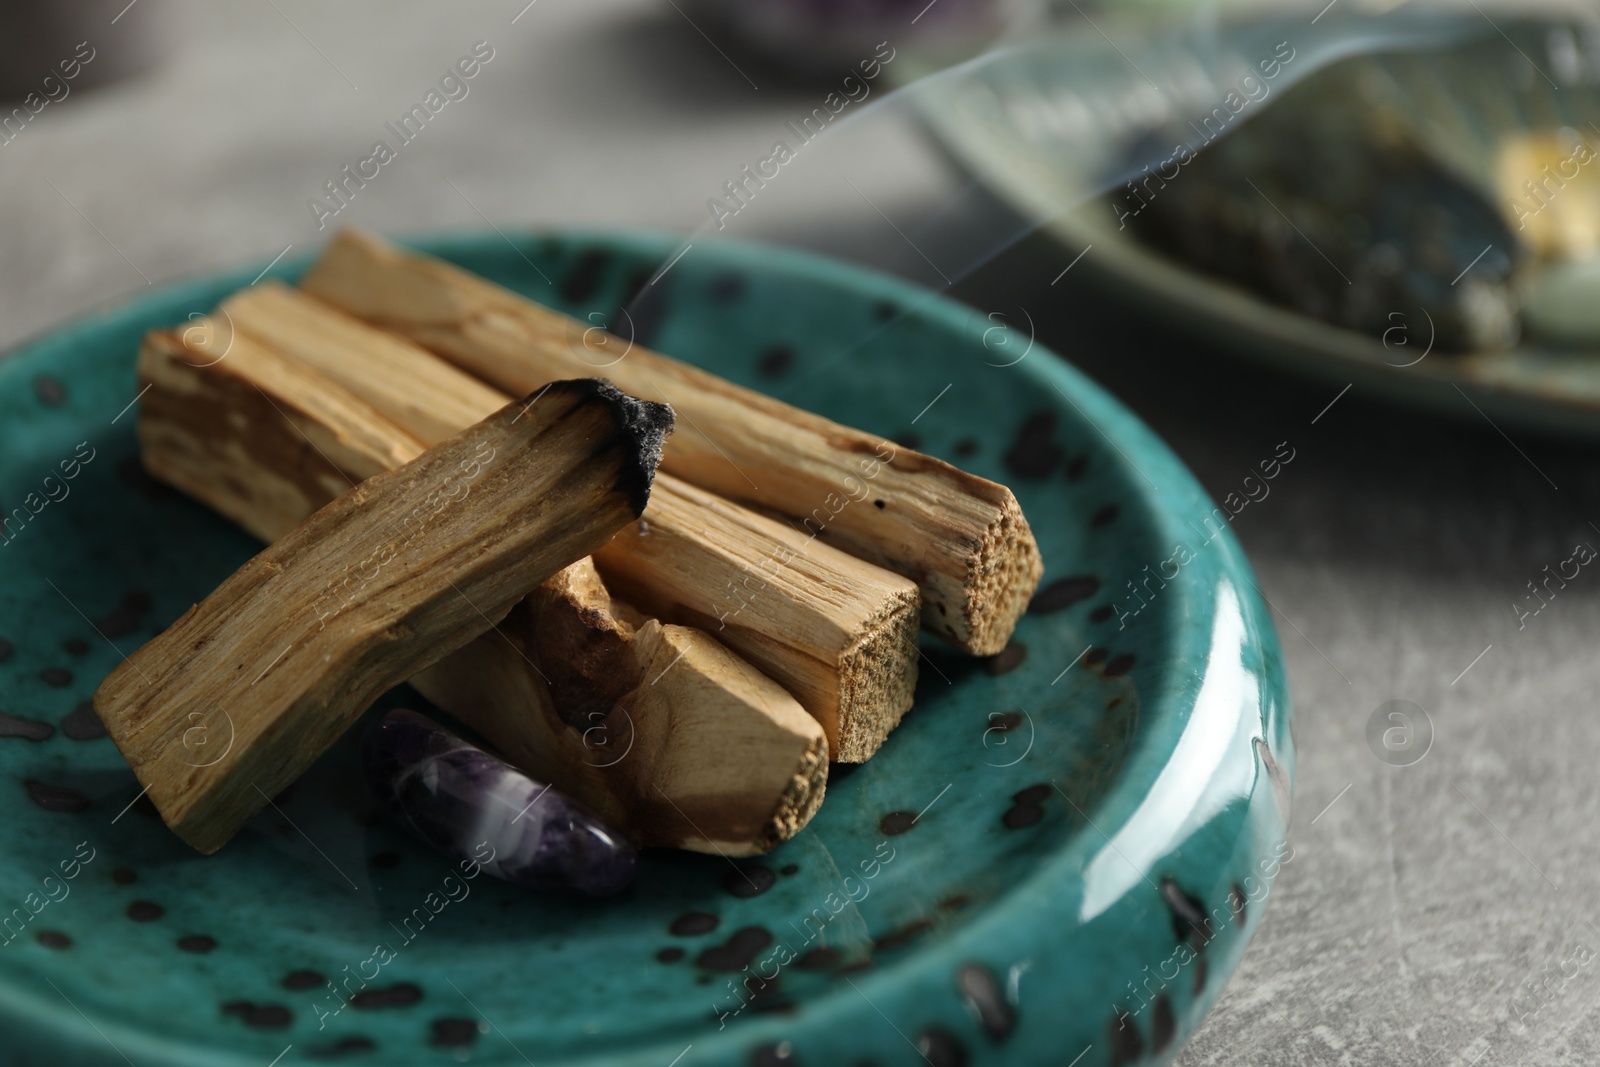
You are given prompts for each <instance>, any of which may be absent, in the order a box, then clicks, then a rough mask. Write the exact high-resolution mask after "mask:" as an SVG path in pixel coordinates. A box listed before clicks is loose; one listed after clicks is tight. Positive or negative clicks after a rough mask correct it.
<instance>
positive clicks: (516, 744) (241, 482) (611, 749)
mask: <svg viewBox="0 0 1600 1067" xmlns="http://www.w3.org/2000/svg"><path fill="white" fill-rule="evenodd" d="M204 334H205V331H204V330H196V331H194V336H195V337H201V336H204ZM430 358H431V357H430ZM139 374H140V379H141V386H142V387H143V386H148V390H147V391H146V392H145V394H144V398H143V400H142V401H141V403H140V421H139V436H140V440H141V442H142V443H143V448H144V453H143V459H144V463H145V466H146V467H147V468H148V469H149V470H150V472H151V474H152V475H153V476H154V477H156V478H157V479H159V480H161V481H164V482H167V483H169V484H172V485H174V486H176V487H178V488H180V489H182V490H183V491H185V492H187V493H189V494H190V495H192V496H194V497H196V498H197V499H199V500H201V501H203V502H205V503H207V504H209V505H211V506H212V507H214V508H216V509H217V510H218V511H221V512H222V513H223V514H225V515H227V516H228V517H230V518H232V519H233V520H234V521H235V522H238V523H239V524H240V525H242V526H243V527H244V528H245V529H247V530H249V531H251V532H252V533H254V534H255V535H256V536H258V537H260V538H262V539H263V540H267V541H271V540H275V539H276V538H278V537H280V536H282V535H283V534H285V533H287V532H288V531H290V530H292V529H293V528H294V527H295V526H296V525H298V523H299V522H300V521H302V520H303V519H304V518H305V517H306V516H307V515H309V514H310V513H311V512H312V511H314V510H315V509H316V507H318V506H320V504H321V503H322V502H323V501H325V500H329V499H332V498H333V497H334V496H336V495H338V494H339V493H341V492H344V491H346V490H347V489H348V488H349V487H350V485H351V482H352V481H359V480H360V478H361V477H364V476H366V474H370V473H376V471H377V470H381V469H388V468H389V467H392V466H397V465H399V464H400V463H402V462H405V460H407V459H409V458H411V457H413V456H415V455H417V454H420V453H421V452H422V451H423V446H422V444H421V442H420V441H418V440H417V439H416V438H415V437H413V436H412V435H410V434H408V433H406V432H405V431H404V430H402V429H401V428H400V427H398V426H396V425H395V424H394V423H393V422H391V421H389V420H388V419H387V418H385V417H384V416H382V415H380V414H379V413H378V412H376V411H375V410H373V409H372V408H371V406H370V405H367V404H366V403H364V402H363V401H361V400H360V399H359V398H358V397H356V396H355V395H354V394H353V393H351V392H349V390H347V389H345V388H344V387H342V386H340V385H339V384H338V383H336V382H334V381H332V380H331V379H329V378H327V377H326V376H324V375H323V374H322V373H320V372H318V371H315V370H312V369H311V368H310V367H309V366H307V365H306V364H304V363H300V362H298V361H296V360H289V359H285V358H284V357H282V356H279V355H277V354H276V353H274V352H272V351H271V350H269V349H265V348H263V347H261V346H259V345H256V344H254V343H253V342H252V343H248V344H247V345H246V346H244V347H241V346H240V344H239V343H238V342H237V341H236V342H235V344H234V347H233V348H232V350H231V352H230V354H229V356H228V358H227V359H226V360H223V361H220V362H219V361H216V360H214V358H213V357H211V356H209V355H208V354H207V353H206V352H205V351H204V350H191V349H189V348H188V347H187V346H186V345H185V343H184V340H183V335H179V334H176V333H169V332H164V331H155V332H152V333H150V334H149V335H147V337H146V339H145V344H144V347H143V349H142V351H141V354H140V361H139ZM313 442H316V443H313ZM335 459H337V462H335V461H334V460H335ZM358 472H361V473H358ZM410 681H411V684H412V685H413V686H414V687H415V688H417V689H418V690H419V691H421V692H422V693H423V695H425V696H427V697H428V699H430V700H431V701H433V702H434V703H435V704H437V705H438V706H440V707H441V708H444V709H445V710H446V711H449V712H450V713H451V714H453V715H455V716H456V717H457V718H459V719H460V720H462V721H463V722H465V723H466V724H467V725H468V726H470V727H472V728H473V729H474V730H476V731H477V732H478V733H479V734H481V735H482V736H483V737H484V738H486V739H487V740H488V741H490V743H492V744H493V745H494V746H495V747H496V748H497V749H499V750H500V752H501V754H502V755H503V756H505V757H506V758H507V759H510V760H511V761H512V762H513V763H516V764H517V765H519V766H521V767H523V768H524V769H525V770H528V771H529V772H530V773H533V774H535V775H536V776H537V777H540V778H542V779H543V780H545V781H547V782H550V783H551V784H553V785H554V786H555V787H556V788H558V789H561V790H562V791H563V792H565V793H567V794H568V795H570V796H572V797H574V798H576V799H578V800H579V801H581V802H583V803H585V804H587V805H589V806H590V807H591V808H593V809H594V810H595V811H597V812H598V813H600V814H601V815H603V816H604V817H605V818H606V819H607V821H608V822H610V823H611V824H612V825H613V826H615V827H617V828H618V829H619V830H620V831H622V832H623V833H625V834H627V835H628V836H629V837H630V838H631V839H633V840H634V841H635V842H636V843H638V844H641V845H653V846H662V847H673V848H686V849H693V850H696V851H707V852H719V853H722V854H725V855H750V854H754V853H759V852H765V851H767V850H768V849H770V848H771V847H772V846H773V845H774V844H776V843H777V842H779V841H782V840H786V839H788V838H789V837H791V836H793V834H794V833H796V832H798V831H799V829H800V828H801V827H802V826H804V825H805V823H806V822H807V821H808V820H809V819H810V817H811V815H812V814H814V813H815V811H816V809H817V807H818V805H820V803H821V801H822V796H823V790H824V788H825V784H826V778H827V743H826V738H825V735H824V734H823V731H822V727H821V725H820V724H819V723H817V721H816V720H815V719H813V718H812V717H811V716H809V715H808V714H807V713H806V712H805V710H804V709H803V708H801V707H800V705H799V704H798V703H797V702H796V701H795V699H794V698H793V697H792V696H790V695H789V694H788V693H787V692H785V691H784V690H783V689H782V688H781V687H780V686H779V685H778V684H777V683H775V682H773V681H772V680H771V679H769V678H767V677H766V676H765V675H763V674H761V673H760V672H759V671H757V670H756V669H755V668H753V667H751V666H750V665H749V664H748V663H745V662H744V661H743V660H741V659H739V658H738V657H737V656H735V655H734V654H733V653H731V652H730V651H729V650H728V649H727V648H725V647H724V646H723V645H721V644H720V643H719V642H718V641H717V640H716V639H715V638H713V637H711V636H710V635H709V634H706V633H704V632H703V631H700V630H696V629H692V628H689V627H683V626H671V625H663V624H661V623H659V622H655V621H653V620H646V619H645V618H644V617H643V616H642V615H640V614H639V613H638V612H637V611H634V610H633V609H631V608H630V607H628V606H627V605H625V604H623V603H622V602H620V601H617V600H615V599H613V598H612V597H611V596H610V594H609V593H608V592H607V591H606V589H605V587H604V585H603V584H602V583H601V581H600V578H599V575H598V574H597V573H596V572H595V570H594V567H593V564H592V563H591V562H589V561H588V560H587V559H586V560H581V561H579V562H578V563H575V564H573V565H571V566H569V567H567V568H566V569H564V570H562V571H561V572H559V573H558V574H556V575H555V576H553V577H551V578H550V579H548V580H547V581H546V582H544V583H543V584H541V585H540V586H539V588H538V589H536V590H535V591H534V592H533V593H532V594H530V596H529V597H528V598H527V599H526V600H525V602H524V603H523V604H522V605H519V606H518V607H516V608H514V609H512V611H511V613H510V614H509V615H507V617H506V618H505V619H504V620H503V621H502V622H501V623H500V624H499V625H498V626H497V627H496V628H495V629H494V630H493V631H490V632H488V633H485V634H483V635H482V636H481V637H479V638H477V639H476V640H474V641H473V642H471V643H470V644H468V645H466V646H465V647H463V648H461V649H459V650H457V651H455V652H452V653H451V654H450V655H448V656H446V657H444V658H443V659H441V660H440V661H439V662H438V663H436V664H434V665H433V666H432V667H429V668H428V669H427V670H425V671H423V672H422V673H420V674H418V675H415V676H413V677H412V678H411V679H410Z"/></svg>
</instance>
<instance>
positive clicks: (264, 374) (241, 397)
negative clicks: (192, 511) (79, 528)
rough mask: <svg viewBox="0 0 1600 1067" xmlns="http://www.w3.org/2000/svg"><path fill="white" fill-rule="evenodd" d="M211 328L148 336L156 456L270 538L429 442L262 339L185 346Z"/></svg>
mask: <svg viewBox="0 0 1600 1067" xmlns="http://www.w3.org/2000/svg"><path fill="white" fill-rule="evenodd" d="M208 325H209V324H202V325H198V326H193V327H190V328H189V330H188V331H185V334H184V335H180V334H178V333H176V332H170V331H165V330H152V331H151V332H150V333H148V334H146V335H145V339H144V344H143V346H142V347H141V348H140V350H139V385H140V388H141V390H142V393H141V398H140V401H139V422H138V435H139V444H140V448H141V451H142V456H143V460H144V465H145V468H146V469H147V470H149V471H150V473H151V474H152V475H153V476H154V477H155V478H157V479H158V480H160V481H163V482H166V483H167V484H168V485H171V486H173V487H175V488H177V489H180V490H182V491H183V492H185V493H187V494H188V495H190V496H192V497H196V498H197V499H199V500H201V501H204V502H205V503H206V504H209V505H210V506H211V507H212V508H215V509H216V510H217V511H220V512H221V513H222V514H223V515H225V516H227V517H228V518H230V519H232V520H233V521H234V522H236V523H238V524H239V525H240V526H243V527H244V528H245V529H246V530H248V531H250V532H251V533H253V534H255V535H256V536H257V537H259V538H261V540H263V541H268V542H271V541H276V540H277V539H278V538H280V537H282V536H283V535H284V534H286V533H288V532H289V531H290V530H292V529H294V528H295V527H296V526H298V525H300V523H302V522H304V521H305V519H306V518H307V517H308V516H309V515H310V514H311V513H312V512H314V511H316V510H317V509H318V508H320V507H322V506H323V505H324V504H326V503H328V502H329V501H331V500H332V499H333V498H334V497H336V496H338V495H339V494H341V493H343V492H345V491H346V490H348V489H350V488H352V487H353V486H354V485H355V484H356V483H357V482H359V481H361V480H363V479H365V478H369V477H371V476H372V475H374V474H377V473H378V472H380V471H386V470H392V469H394V468H395V467H398V466H400V465H401V464H404V463H409V462H410V461H411V460H413V459H415V458H417V457H418V456H420V455H421V454H422V453H423V451H424V450H425V446H424V445H423V444H422V442H421V441H418V440H417V439H416V438H415V437H413V436H411V435H410V434H408V433H406V432H405V431H404V430H402V429H400V428H399V427H398V426H395V425H394V424H392V423H390V422H389V421H388V420H387V419H385V418H383V417H382V416H381V415H379V414H378V413H377V412H376V411H374V410H373V409H372V407H371V406H370V405H368V404H367V403H365V402H364V401H362V400H361V399H360V398H359V397H357V396H355V395H354V394H353V393H350V392H349V391H348V390H344V389H340V388H339V387H338V386H337V385H336V384H334V383H333V382H331V381H329V380H327V379H325V378H323V377H322V376H321V375H311V376H308V375H307V374H306V372H305V369H304V368H303V367H302V366H301V365H300V364H298V363H296V362H295V361H294V360H291V359H286V358H284V357H283V356H281V355H279V354H278V353H277V352H274V351H273V350H272V349H270V348H266V347H264V346H263V345H260V344H257V343H256V342H255V341H253V340H251V339H250V338H247V337H232V338H230V341H229V347H228V349H227V356H226V357H225V358H223V359H217V358H216V357H215V356H214V355H211V354H210V353H209V351H208V348H207V346H205V345H198V346H196V347H193V348H191V347H189V346H188V345H186V344H185V342H184V337H185V336H190V337H198V336H199V335H200V334H201V333H202V332H205V331H206V327H207V326H208Z"/></svg>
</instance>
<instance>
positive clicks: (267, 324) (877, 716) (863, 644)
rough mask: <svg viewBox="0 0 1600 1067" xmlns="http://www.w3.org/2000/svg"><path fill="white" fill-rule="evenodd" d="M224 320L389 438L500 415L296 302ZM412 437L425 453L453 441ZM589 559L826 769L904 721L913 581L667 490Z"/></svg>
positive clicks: (372, 331)
mask: <svg viewBox="0 0 1600 1067" xmlns="http://www.w3.org/2000/svg"><path fill="white" fill-rule="evenodd" d="M222 311H223V312H225V313H226V315H227V318H228V320H229V321H230V322H231V324H232V327H233V331H234V334H235V336H236V337H238V338H250V339H254V340H257V341H259V342H261V343H264V344H270V345H271V346H272V347H274V348H275V349H277V351H279V352H280V354H281V355H283V356H285V357H288V358H290V359H292V360H297V361H300V362H303V363H305V364H306V365H308V366H312V367H316V368H318V369H319V370H322V371H323V372H324V373H326V374H327V375H328V376H329V377H331V378H333V379H335V380H336V381H337V382H338V383H339V384H340V385H341V386H343V387H344V388H345V389H347V390H349V391H350V392H352V393H353V394H355V396H356V397H357V398H358V399H359V400H361V401H362V402H364V403H366V404H369V405H370V406H371V407H372V408H373V409H374V410H376V411H377V412H378V413H380V414H382V415H384V416H385V417H387V418H388V419H390V420H391V421H393V422H397V423H398V422H400V421H401V418H402V416H405V415H406V413H407V412H411V411H414V410H416V409H418V408H420V407H422V406H424V402H423V396H424V394H425V395H426V396H428V397H434V398H438V399H439V401H440V403H439V410H447V411H454V412H457V413H458V415H457V416H456V417H458V418H463V419H471V418H473V417H481V412H483V411H488V410H493V409H494V408H496V407H498V406H500V405H501V404H503V403H505V401H506V399H507V397H506V395H505V394H503V393H501V392H499V391H498V390H495V389H492V388H490V387H488V386H486V385H484V384H483V383H482V382H480V381H478V380H477V379H475V378H473V377H472V376H471V375H469V374H467V373H465V372H464V371H461V370H458V369H457V368H455V367H452V366H450V365H449V364H448V363H446V362H445V361H444V360H442V359H439V358H438V357H436V356H433V355H432V354H431V353H428V352H426V351H425V350H423V349H421V348H418V347H416V346H415V345H412V344H410V343H409V342H405V341H402V340H400V339H398V338H396V337H395V336H393V335H392V334H389V333H386V332H385V331H383V330H380V329H378V328H376V327H373V326H369V325H367V324H365V323H362V322H359V321H357V320H355V319H352V318H350V317H349V316H348V315H346V314H344V313H343V312H341V311H339V310H337V309H335V308H332V307H330V306H328V305H326V304H324V303H322V302H321V301H319V300H316V299H314V298H312V297H309V296H307V295H305V294H303V293H300V292H297V291H295V290H291V289H287V288H283V287H281V286H267V285H263V286H256V287H254V288H250V289H246V290H242V291H240V292H239V293H237V294H235V295H234V296H232V297H230V298H229V299H228V300H226V301H224V303H223V304H222ZM288 320H292V321H288ZM335 339H336V340H335ZM430 363H431V364H432V365H431V366H427V364H430ZM380 380H381V381H383V382H384V385H383V386H382V387H381V388H380V387H376V386H374V385H373V384H372V383H373V382H375V381H380ZM406 383H415V384H413V385H411V387H410V389H411V391H412V392H414V393H415V394H416V395H412V392H408V391H407V390H406V389H405V388H403V386H405V384H406ZM535 395H536V394H535ZM412 426H414V427H416V429H415V432H416V433H417V434H418V436H419V437H420V439H421V440H422V442H423V443H424V444H428V443H431V441H432V440H433V437H432V435H434V434H442V433H447V432H451V431H450V427H449V426H447V425H444V424H442V423H440V424H436V425H434V426H432V427H425V426H422V425H421V424H420V423H419V422H418V421H417V420H415V419H413V420H412ZM679 432H682V431H681V429H680V431H679ZM596 558H597V562H598V563H599V565H600V569H601V572H602V573H604V574H606V575H607V576H608V578H610V579H612V580H614V581H616V582H617V583H618V584H619V592H621V594H622V595H623V596H624V598H625V599H628V600H630V601H632V602H634V603H636V604H637V606H638V607H640V608H642V609H643V610H645V611H647V612H649V613H651V614H653V615H656V616H658V617H660V618H661V619H662V620H663V621H665V622H670V623H678V624H682V625H688V626H694V627H697V628H699V629H703V630H706V631H707V632H710V633H711V634H713V635H714V636H715V637H716V638H717V639H718V640H719V641H721V642H722V643H723V644H725V645H727V646H728V647H729V648H731V649H733V650H734V651H735V652H737V653H739V654H740V655H741V656H743V657H744V658H745V659H747V660H749V661H750V663H751V664H753V665H754V666H755V667H757V668H758V669H759V670H761V671H762V672H764V673H765V674H767V675H768V676H769V677H771V678H772V679H773V680H775V681H776V682H778V683H779V684H780V685H782V686H783V687H784V688H785V689H787V690H788V691H789V692H790V693H792V694H793V695H794V696H795V698H796V699H798V700H799V701H800V703H801V705H802V706H803V707H804V708H805V709H806V710H807V711H809V712H810V713H811V714H812V715H813V716H814V717H815V718H816V719H817V721H818V722H820V723H821V724H822V727H823V729H824V730H825V731H826V733H827V736H828V743H829V746H830V750H831V758H832V759H834V760H839V761H843V762H849V763H859V762H862V761H864V760H866V759H868V758H869V757H871V755H872V754H873V753H874V752H876V751H877V750H878V747H879V746H880V745H882V743H883V741H884V739H885V738H886V737H887V736H888V734H889V732H890V731H891V730H892V729H893V728H894V727H895V725H896V724H897V723H898V722H899V721H900V718H901V717H902V716H903V715H904V714H905V712H906V711H907V710H908V709H909V708H910V707H911V700H912V693H913V690H914V688H915V685H916V676H917V663H918V654H917V647H916V636H917V635H916V629H917V618H918V607H919V602H918V593H917V587H916V585H915V584H914V583H913V582H911V581H910V580H909V579H906V578H902V577H900V576H898V575H896V574H894V573H892V572H890V571H886V570H884V569H882V568H880V567H876V566H874V565H872V564H870V563H866V562H864V561H862V560H859V559H856V558H855V557H853V556H850V555H848V554H847V553H845V552H842V551H840V550H839V549H837V548H834V547H833V546H831V545H829V544H826V543H825V542H823V541H821V540H819V539H817V538H815V537H812V536H810V535H808V534H805V533H802V532H800V531H798V530H796V529H795V528H793V527H791V526H789V525H788V524H786V523H783V522H780V521H778V520H775V519H771V518H768V517H766V516H764V515H760V514H757V513H756V512H753V511H751V510H749V509H748V508H744V507H741V506H739V505H736V504H733V503H730V502H728V501H726V500H722V499H719V498H718V497H716V496H715V495H714V494H711V493H708V492H705V491H704V490H701V489H698V488H696V487H694V486H692V485H689V484H687V483H684V482H682V481H679V480H677V479H675V478H673V477H671V476H670V475H666V474H661V475H658V477H657V479H656V485H655V491H654V494H653V497H652V505H651V508H650V509H649V510H648V511H646V513H645V515H644V519H643V521H642V522H641V523H640V524H639V525H638V526H637V527H635V528H634V529H633V530H631V531H629V533H628V534H627V536H626V537H625V538H622V539H620V543H619V544H618V545H617V546H616V547H614V548H608V549H606V550H605V551H604V552H602V553H600V554H599V555H598V556H597V557H596Z"/></svg>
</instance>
